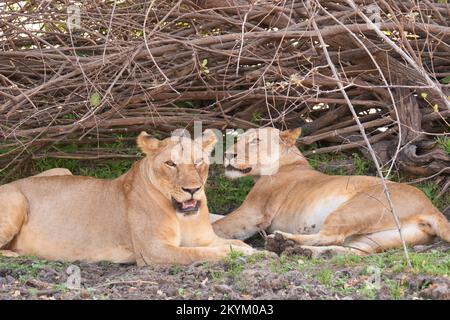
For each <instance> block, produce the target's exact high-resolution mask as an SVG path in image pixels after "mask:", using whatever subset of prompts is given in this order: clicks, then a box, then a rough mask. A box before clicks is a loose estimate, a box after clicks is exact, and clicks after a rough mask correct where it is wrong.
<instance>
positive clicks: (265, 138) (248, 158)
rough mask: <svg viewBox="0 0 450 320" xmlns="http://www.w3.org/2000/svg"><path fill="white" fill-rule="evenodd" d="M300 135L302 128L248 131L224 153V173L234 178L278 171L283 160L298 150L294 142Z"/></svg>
mask: <svg viewBox="0 0 450 320" xmlns="http://www.w3.org/2000/svg"><path fill="white" fill-rule="evenodd" d="M300 134H301V128H297V129H293V130H285V131H280V130H278V129H275V128H259V129H249V130H247V131H246V132H245V133H243V134H242V135H240V136H239V137H238V140H237V142H236V143H235V144H234V145H233V146H231V147H230V148H229V149H228V150H227V151H226V153H225V162H224V164H225V175H226V176H227V177H229V178H232V179H233V178H238V177H242V176H259V175H272V174H275V173H276V172H277V171H278V168H279V165H280V159H282V157H284V156H286V155H288V154H289V153H290V152H293V151H294V150H297V149H296V148H295V142H296V140H297V138H298V137H299V136H300ZM294 148H295V149H294ZM297 151H298V150H297Z"/></svg>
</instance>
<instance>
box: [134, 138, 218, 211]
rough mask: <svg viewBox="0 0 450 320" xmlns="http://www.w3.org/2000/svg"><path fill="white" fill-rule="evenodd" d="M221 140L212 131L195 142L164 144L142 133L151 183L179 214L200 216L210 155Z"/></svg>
mask: <svg viewBox="0 0 450 320" xmlns="http://www.w3.org/2000/svg"><path fill="white" fill-rule="evenodd" d="M216 142H217V138H216V136H215V134H214V132H212V131H211V130H205V132H204V134H203V136H202V137H199V138H197V139H195V140H192V139H190V138H187V137H183V136H172V137H170V138H166V139H164V140H158V139H156V138H153V137H151V136H150V135H148V134H147V133H146V132H141V134H140V135H139V137H138V138H137V144H138V146H139V147H140V149H141V150H142V151H143V152H144V153H145V154H146V158H147V160H148V161H146V162H145V163H146V164H145V165H146V169H147V170H146V171H147V175H148V178H149V179H150V181H151V183H152V184H153V185H154V186H155V187H156V188H157V189H158V190H159V191H160V192H161V193H162V194H163V195H164V196H165V197H166V198H167V199H168V200H169V201H171V203H172V205H173V207H174V209H175V211H176V212H177V213H179V214H183V215H193V214H196V213H197V212H198V211H199V209H200V204H201V199H202V198H203V197H204V189H203V188H204V185H205V182H206V179H207V177H208V167H209V155H210V153H211V152H212V150H213V147H214V144H215V143H216Z"/></svg>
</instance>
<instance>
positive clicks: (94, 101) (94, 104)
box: [89, 92, 101, 108]
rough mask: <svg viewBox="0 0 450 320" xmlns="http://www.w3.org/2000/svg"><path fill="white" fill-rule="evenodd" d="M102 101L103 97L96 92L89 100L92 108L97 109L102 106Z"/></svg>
mask: <svg viewBox="0 0 450 320" xmlns="http://www.w3.org/2000/svg"><path fill="white" fill-rule="evenodd" d="M100 99H101V97H100V94H99V93H98V92H94V93H93V94H91V98H90V99H89V103H90V105H91V107H93V108H97V107H98V105H99V104H100Z"/></svg>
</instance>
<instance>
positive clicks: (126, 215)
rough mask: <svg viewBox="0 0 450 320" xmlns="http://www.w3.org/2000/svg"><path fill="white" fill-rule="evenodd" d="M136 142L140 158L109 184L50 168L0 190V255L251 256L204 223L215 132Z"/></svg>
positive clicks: (125, 259) (180, 260) (143, 259)
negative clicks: (0, 250)
mask: <svg viewBox="0 0 450 320" xmlns="http://www.w3.org/2000/svg"><path fill="white" fill-rule="evenodd" d="M200 138H202V137H200ZM137 143H138V145H139V147H140V148H141V150H142V151H143V152H144V153H145V154H146V157H145V158H144V159H142V160H140V161H138V162H137V163H135V164H134V166H133V167H132V169H131V170H130V171H128V172H127V173H125V174H124V175H122V176H120V177H119V178H117V179H114V180H102V179H94V178H89V177H81V176H72V175H70V172H69V171H68V170H65V169H53V170H50V171H48V172H45V173H43V174H40V175H37V176H33V177H29V178H25V179H22V180H18V181H15V182H12V183H9V184H6V185H2V186H0V249H3V250H2V253H3V254H9V255H11V253H17V254H21V255H35V256H39V257H42V258H46V259H51V260H69V261H70V260H72V261H73V260H84V261H112V262H121V263H132V262H137V264H138V265H144V264H149V263H159V264H170V263H176V264H189V263H192V262H196V261H213V260H218V259H221V258H223V257H224V256H226V255H227V253H228V252H230V250H232V249H233V250H237V251H241V252H244V253H252V252H253V249H251V247H249V246H248V245H246V244H245V243H243V242H242V241H240V240H226V239H222V238H219V237H218V236H216V234H215V233H214V231H213V229H212V226H211V223H210V222H209V213H208V208H207V206H206V197H205V193H204V184H205V181H206V178H207V175H208V166H209V154H210V153H211V151H212V148H213V146H214V144H215V143H216V136H215V135H214V133H213V132H211V131H208V130H207V131H205V133H204V135H203V139H196V141H193V140H191V139H188V138H186V137H172V138H167V139H165V140H162V141H159V140H157V139H155V138H152V137H150V136H149V135H148V134H147V133H145V132H143V133H141V134H140V135H139V137H138V139H137Z"/></svg>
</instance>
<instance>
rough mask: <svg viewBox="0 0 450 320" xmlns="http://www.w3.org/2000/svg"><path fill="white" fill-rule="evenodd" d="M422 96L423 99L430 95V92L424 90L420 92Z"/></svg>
mask: <svg viewBox="0 0 450 320" xmlns="http://www.w3.org/2000/svg"><path fill="white" fill-rule="evenodd" d="M420 96H421V97H422V98H423V99H426V98H427V97H428V93H426V92H422V93H421V94H420Z"/></svg>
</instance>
